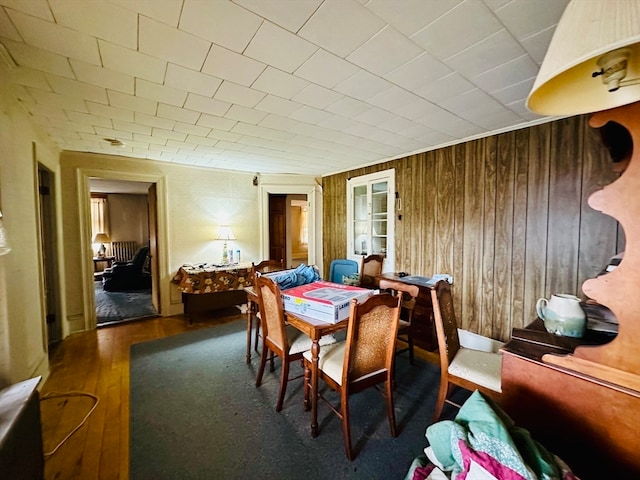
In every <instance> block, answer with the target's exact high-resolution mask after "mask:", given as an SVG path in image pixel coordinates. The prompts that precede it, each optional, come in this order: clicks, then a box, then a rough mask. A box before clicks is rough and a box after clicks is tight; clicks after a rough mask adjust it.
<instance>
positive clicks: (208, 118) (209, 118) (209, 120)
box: [196, 113, 238, 130]
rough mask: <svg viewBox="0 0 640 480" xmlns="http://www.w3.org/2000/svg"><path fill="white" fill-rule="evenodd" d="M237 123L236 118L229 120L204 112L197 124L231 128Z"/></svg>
mask: <svg viewBox="0 0 640 480" xmlns="http://www.w3.org/2000/svg"><path fill="white" fill-rule="evenodd" d="M236 123H238V122H236V121H235V120H229V119H227V118H222V117H218V116H215V115H208V114H206V113H203V114H202V115H201V116H200V120H198V122H197V123H196V125H201V126H203V127H210V128H215V129H217V130H231V129H232V128H233V127H234V126H235V125H236Z"/></svg>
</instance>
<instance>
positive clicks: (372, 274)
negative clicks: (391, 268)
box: [358, 255, 384, 288]
mask: <svg viewBox="0 0 640 480" xmlns="http://www.w3.org/2000/svg"><path fill="white" fill-rule="evenodd" d="M383 262H384V257H383V256H382V255H369V256H368V257H364V256H363V257H362V262H361V263H360V284H359V285H358V286H360V287H362V288H378V279H377V278H376V277H377V276H378V275H380V274H381V273H382V263H383Z"/></svg>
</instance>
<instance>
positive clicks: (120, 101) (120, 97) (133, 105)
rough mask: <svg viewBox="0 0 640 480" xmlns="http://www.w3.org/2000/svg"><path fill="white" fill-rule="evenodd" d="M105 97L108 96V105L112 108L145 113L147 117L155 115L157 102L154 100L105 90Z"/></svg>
mask: <svg viewBox="0 0 640 480" xmlns="http://www.w3.org/2000/svg"><path fill="white" fill-rule="evenodd" d="M107 95H108V96H109V105H111V106H112V107H116V108H124V109H125V110H133V111H134V112H140V113H146V114H147V115H155V114H156V111H157V109H158V102H156V101H154V100H148V99H146V98H142V97H136V96H134V95H128V94H126V93H122V92H116V91H114V90H107Z"/></svg>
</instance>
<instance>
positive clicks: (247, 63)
mask: <svg viewBox="0 0 640 480" xmlns="http://www.w3.org/2000/svg"><path fill="white" fill-rule="evenodd" d="M265 67H266V65H265V64H264V63H261V62H258V61H256V60H253V59H251V58H247V57H243V56H242V55H240V54H237V53H235V52H232V51H231V50H227V49H226V48H222V47H218V46H217V45H212V46H211V50H210V51H209V55H208V56H207V59H206V61H205V63H204V66H203V67H202V72H203V73H207V74H209V75H213V76H214V77H218V78H222V79H224V80H230V81H232V82H234V83H238V84H240V85H244V86H245V87H249V86H251V84H252V83H253V82H254V81H255V80H256V78H258V76H259V75H260V73H262V71H263V70H264V69H265Z"/></svg>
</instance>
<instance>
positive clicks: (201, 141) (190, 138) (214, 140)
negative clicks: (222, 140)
mask: <svg viewBox="0 0 640 480" xmlns="http://www.w3.org/2000/svg"><path fill="white" fill-rule="evenodd" d="M187 142H190V143H191V142H195V143H197V144H198V145H208V146H210V147H213V146H215V145H216V143H218V139H217V138H208V137H206V138H203V137H198V136H196V135H188V136H187Z"/></svg>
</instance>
